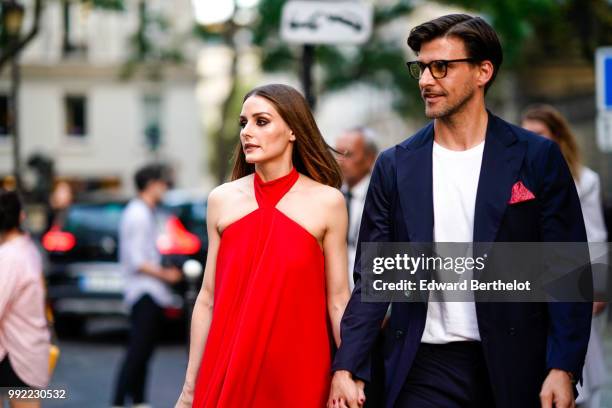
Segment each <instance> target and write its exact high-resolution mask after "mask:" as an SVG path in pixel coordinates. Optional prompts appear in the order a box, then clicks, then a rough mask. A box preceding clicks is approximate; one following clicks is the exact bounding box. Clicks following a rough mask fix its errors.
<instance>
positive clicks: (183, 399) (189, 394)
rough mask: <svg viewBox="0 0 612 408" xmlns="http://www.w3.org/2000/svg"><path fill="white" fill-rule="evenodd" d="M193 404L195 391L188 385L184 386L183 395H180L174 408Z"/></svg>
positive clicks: (185, 407)
mask: <svg viewBox="0 0 612 408" xmlns="http://www.w3.org/2000/svg"><path fill="white" fill-rule="evenodd" d="M192 404H193V391H192V390H190V389H189V388H188V387H187V386H183V391H181V395H180V396H179V399H178V401H176V404H175V405H174V408H191V405H192Z"/></svg>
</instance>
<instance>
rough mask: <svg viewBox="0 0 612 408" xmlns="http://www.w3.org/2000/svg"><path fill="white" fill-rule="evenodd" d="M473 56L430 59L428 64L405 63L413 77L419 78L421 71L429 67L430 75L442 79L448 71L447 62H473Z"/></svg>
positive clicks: (418, 62)
mask: <svg viewBox="0 0 612 408" xmlns="http://www.w3.org/2000/svg"><path fill="white" fill-rule="evenodd" d="M474 61H475V60H474V58H461V59H454V60H435V61H431V62H430V63H429V64H425V63H423V62H421V61H408V62H407V63H406V65H407V66H408V70H409V71H410V75H411V76H412V77H413V78H414V79H421V77H422V76H423V72H425V69H426V68H429V72H430V73H431V76H432V77H434V78H435V79H442V78H444V77H445V76H446V73H447V71H448V64H451V63H453V62H474Z"/></svg>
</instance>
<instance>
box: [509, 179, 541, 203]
mask: <svg viewBox="0 0 612 408" xmlns="http://www.w3.org/2000/svg"><path fill="white" fill-rule="evenodd" d="M534 199H535V196H534V195H533V193H532V192H531V191H529V189H528V188H527V187H525V185H524V184H523V183H522V182H520V181H517V182H516V183H514V185H513V186H512V196H511V197H510V201H508V204H516V203H522V202H523V201H529V200H534Z"/></svg>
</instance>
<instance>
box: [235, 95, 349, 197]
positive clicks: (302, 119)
mask: <svg viewBox="0 0 612 408" xmlns="http://www.w3.org/2000/svg"><path fill="white" fill-rule="evenodd" d="M251 96H260V97H262V98H265V99H267V100H268V101H269V102H270V103H271V104H272V105H273V106H274V109H276V111H277V112H278V113H279V115H280V116H281V117H282V118H283V120H284V121H285V123H287V126H289V128H290V129H291V130H292V131H293V134H294V135H295V138H296V140H295V142H294V144H293V157H292V160H293V166H294V167H295V168H296V169H297V171H298V172H300V173H302V174H304V175H306V176H308V177H310V178H311V179H313V180H315V181H318V182H319V183H322V184H326V185H328V186H332V187H336V188H340V186H341V185H342V174H341V172H340V167H339V166H338V163H337V162H336V160H335V158H334V156H333V155H332V153H331V150H332V149H331V147H330V146H329V145H328V144H327V143H326V142H325V140H324V139H323V136H322V135H321V131H320V130H319V127H318V126H317V123H316V122H315V120H314V117H313V116H312V112H311V111H310V108H309V107H308V103H307V102H306V99H304V97H303V96H302V94H300V93H299V92H298V91H297V90H295V89H294V88H292V87H290V86H288V85H282V84H270V85H264V86H260V87H257V88H255V89H253V90H251V91H250V92H249V93H247V94H246V95H245V97H244V100H243V102H244V101H246V100H247V99H248V98H250V97H251ZM254 172H255V166H254V165H253V164H250V163H247V161H246V159H245V157H244V152H243V151H242V144H241V143H240V141H238V144H237V145H236V148H235V149H234V168H233V170H232V178H231V179H232V180H236V179H239V178H241V177H244V176H246V175H248V174H251V173H254Z"/></svg>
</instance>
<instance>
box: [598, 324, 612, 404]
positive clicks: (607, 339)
mask: <svg viewBox="0 0 612 408" xmlns="http://www.w3.org/2000/svg"><path fill="white" fill-rule="evenodd" d="M604 347H605V356H606V365H607V366H608V373H612V323H611V322H608V327H607V329H606V332H605V336H604ZM601 399H602V401H601V407H600V408H612V374H611V375H608V383H607V384H606V386H605V387H604V389H603V392H602V398H601Z"/></svg>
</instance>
